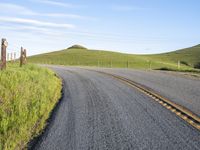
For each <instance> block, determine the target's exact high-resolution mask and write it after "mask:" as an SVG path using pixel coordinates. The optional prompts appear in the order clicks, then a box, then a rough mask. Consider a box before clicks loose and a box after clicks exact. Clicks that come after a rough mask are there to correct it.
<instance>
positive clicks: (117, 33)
mask: <svg viewBox="0 0 200 150" xmlns="http://www.w3.org/2000/svg"><path fill="white" fill-rule="evenodd" d="M199 8H200V1H199V0H56V1H54V0H0V38H6V39H7V41H8V44H9V46H8V48H7V49H8V52H17V53H19V50H20V47H21V46H23V47H24V48H26V49H27V51H28V55H35V54H40V53H46V52H50V51H55V50H61V49H64V48H67V47H69V46H71V45H74V44H80V45H83V46H85V47H87V48H90V49H101V50H112V51H117V52H123V53H132V54H151V53H163V52H167V51H173V50H176V49H181V48H185V47H190V46H193V45H197V44H199V43H200V19H199V16H200V10H199Z"/></svg>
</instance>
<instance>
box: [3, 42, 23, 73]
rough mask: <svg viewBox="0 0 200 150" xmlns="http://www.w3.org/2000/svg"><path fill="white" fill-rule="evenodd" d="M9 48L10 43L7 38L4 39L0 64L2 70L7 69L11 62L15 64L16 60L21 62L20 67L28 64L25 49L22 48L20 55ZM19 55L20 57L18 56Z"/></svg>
mask: <svg viewBox="0 0 200 150" xmlns="http://www.w3.org/2000/svg"><path fill="white" fill-rule="evenodd" d="M7 48H8V42H7V40H6V39H5V38H3V39H2V41H1V53H0V54H1V57H0V58H1V62H0V69H1V70H4V69H6V63H7V62H8V61H9V62H11V63H14V62H15V61H16V60H18V59H19V60H20V61H19V62H20V67H22V66H23V65H25V64H26V63H27V55H26V49H23V47H21V51H20V53H18V52H17V51H15V50H10V49H7ZM18 54H20V55H19V57H18V56H17V55H18Z"/></svg>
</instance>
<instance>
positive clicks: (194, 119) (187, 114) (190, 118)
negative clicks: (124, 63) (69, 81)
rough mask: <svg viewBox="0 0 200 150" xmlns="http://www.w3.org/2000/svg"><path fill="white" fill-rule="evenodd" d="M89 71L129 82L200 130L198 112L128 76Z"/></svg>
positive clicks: (125, 82) (128, 83)
mask: <svg viewBox="0 0 200 150" xmlns="http://www.w3.org/2000/svg"><path fill="white" fill-rule="evenodd" d="M87 70H89V71H95V72H98V73H101V74H105V75H107V76H111V77H113V78H114V79H117V80H119V81H121V82H123V83H124V84H127V85H129V86H131V87H133V88H135V89H137V90H139V91H140V92H142V93H144V94H145V95H147V96H148V97H150V98H152V99H153V100H155V101H156V102H158V103H159V104H161V105H162V106H163V107H165V108H166V109H168V110H170V111H171V112H172V113H174V114H176V115H177V116H178V117H180V118H181V119H183V120H184V121H186V122H187V123H189V124H190V125H191V126H193V127H194V128H196V129H197V130H199V131H200V117H199V116H197V115H196V114H194V113H193V112H191V111H190V110H188V109H187V108H185V107H183V106H181V105H178V104H176V103H174V102H173V101H171V100H169V99H167V98H165V97H163V96H161V95H159V94H157V93H155V92H153V91H152V90H149V89H148V88H146V87H144V86H142V85H140V84H138V83H136V82H134V81H132V80H129V79H127V78H124V77H121V76H118V75H113V74H110V73H106V72H103V71H97V70H91V69H87Z"/></svg>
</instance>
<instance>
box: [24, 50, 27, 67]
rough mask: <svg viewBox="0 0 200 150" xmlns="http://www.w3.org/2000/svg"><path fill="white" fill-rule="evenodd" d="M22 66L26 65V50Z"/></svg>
mask: <svg viewBox="0 0 200 150" xmlns="http://www.w3.org/2000/svg"><path fill="white" fill-rule="evenodd" d="M23 63H24V65H25V64H26V63H27V59H26V49H24V62H23Z"/></svg>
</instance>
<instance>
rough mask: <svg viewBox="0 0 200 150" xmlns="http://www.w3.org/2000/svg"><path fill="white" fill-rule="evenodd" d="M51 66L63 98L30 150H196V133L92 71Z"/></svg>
mask: <svg viewBox="0 0 200 150" xmlns="http://www.w3.org/2000/svg"><path fill="white" fill-rule="evenodd" d="M51 68H52V69H53V70H54V71H56V72H57V73H58V75H59V76H61V77H62V78H63V81H64V96H63V99H62V100H61V103H60V104H59V107H58V109H57V110H56V111H55V112H54V114H53V117H52V119H51V121H50V123H49V125H48V127H47V129H46V130H45V132H44V134H43V135H42V136H41V137H40V138H39V140H38V141H37V143H36V145H35V146H34V147H33V148H32V149H37V150H132V149H136V150H137V149H138V150H143V149H150V150H152V149H157V150H160V149H162V150H167V149H169V150H175V149H181V150H199V149H200V132H199V131H198V130H196V129H194V128H193V127H191V126H190V125H188V124H187V123H186V122H185V121H183V120H182V119H180V118H178V117H177V116H176V115H174V114H173V113H172V112H170V111H168V110H167V109H165V108H163V107H162V106H161V105H159V104H158V103H157V102H155V101H153V100H152V99H151V98H150V97H147V96H146V95H144V94H142V93H141V92H139V91H137V90H135V89H133V88H131V87H129V86H127V85H126V84H124V83H122V82H119V81H118V80H115V79H113V78H111V77H109V76H106V75H103V74H100V73H97V72H93V71H88V70H83V69H78V68H67V67H51Z"/></svg>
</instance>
